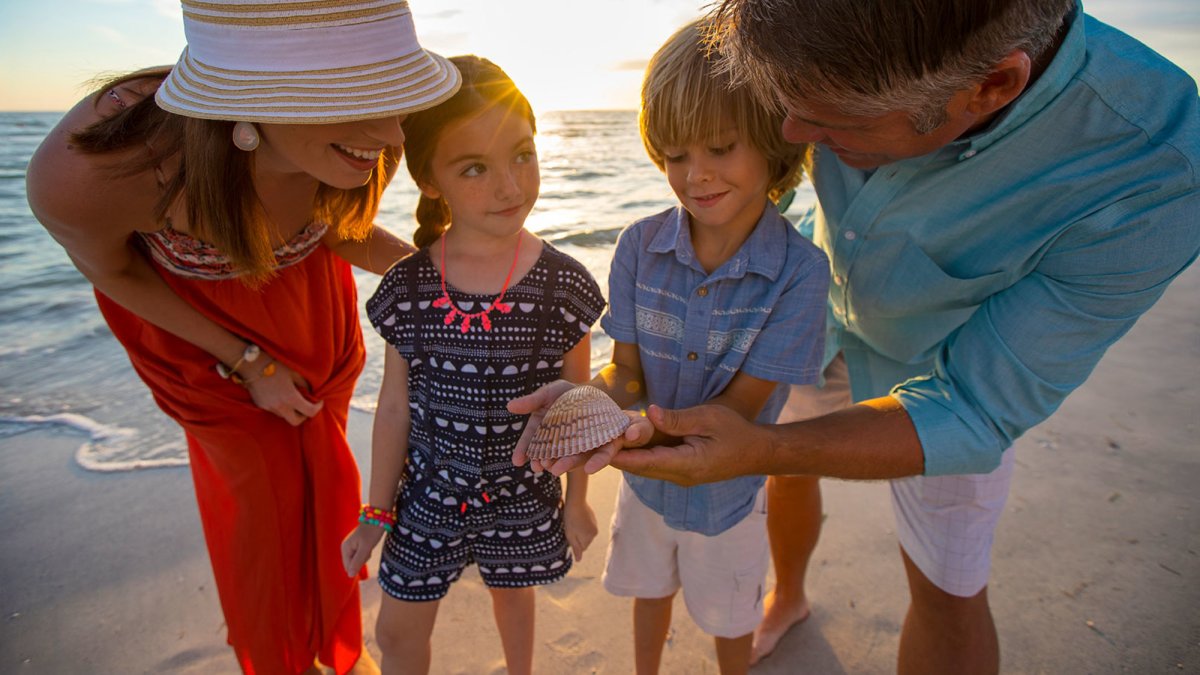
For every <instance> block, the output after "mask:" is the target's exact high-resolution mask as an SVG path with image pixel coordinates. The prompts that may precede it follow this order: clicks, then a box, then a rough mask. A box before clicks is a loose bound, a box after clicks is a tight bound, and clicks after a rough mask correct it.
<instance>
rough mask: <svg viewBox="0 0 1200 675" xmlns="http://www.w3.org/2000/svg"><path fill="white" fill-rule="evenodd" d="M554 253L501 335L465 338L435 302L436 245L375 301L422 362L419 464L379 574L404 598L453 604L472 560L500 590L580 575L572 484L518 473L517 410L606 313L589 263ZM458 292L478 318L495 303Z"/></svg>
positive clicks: (413, 452) (537, 268)
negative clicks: (565, 504)
mask: <svg viewBox="0 0 1200 675" xmlns="http://www.w3.org/2000/svg"><path fill="white" fill-rule="evenodd" d="M543 246H544V248H543V251H542V254H541V256H540V257H539V258H538V260H537V262H536V263H535V264H534V266H533V267H532V268H531V269H530V270H529V272H528V273H527V274H526V275H525V276H524V277H523V278H522V279H521V280H520V281H518V282H517V283H515V284H513V285H512V286H511V287H510V288H509V290H508V292H507V293H506V294H505V296H504V300H505V302H506V303H511V304H512V306H513V309H512V311H511V312H510V313H508V314H501V313H499V312H492V313H491V321H492V329H491V330H490V331H485V330H483V328H482V327H481V326H480V325H479V322H478V321H475V322H472V326H471V328H470V330H469V331H468V332H467V333H463V332H461V329H460V323H459V322H458V321H455V322H452V323H450V324H446V323H445V321H444V319H445V316H446V310H445V309H441V308H437V307H432V306H431V304H432V302H433V301H434V300H436V299H438V298H439V297H441V294H442V291H441V275H440V274H439V272H438V270H437V267H436V266H435V265H434V264H433V262H432V261H431V260H430V258H429V250H428V249H423V250H421V251H419V252H417V253H415V254H413V255H412V256H410V257H409V258H407V259H405V260H402V261H400V262H399V263H397V264H396V265H395V266H393V267H392V268H391V269H390V270H388V272H387V274H385V275H384V277H383V281H382V282H380V285H379V288H378V289H377V290H376V291H375V294H374V295H373V296H372V297H371V299H370V300H368V301H367V314H368V317H369V318H370V320H371V324H372V325H373V326H375V329H376V330H377V331H378V332H379V334H380V335H382V336H383V338H384V339H385V340H387V342H388V344H390V345H391V346H393V347H395V348H396V350H397V351H398V352H399V353H400V355H401V356H403V357H404V359H405V360H406V361H408V366H409V370H408V385H409V408H410V411H411V419H412V424H411V430H410V431H409V461H408V464H407V465H406V467H405V475H404V481H403V483H402V485H401V489H400V494H399V497H398V499H397V504H396V508H397V521H398V522H397V527H396V529H395V531H394V532H392V533H391V534H390V535H388V538H387V542H386V544H385V545H384V550H383V561H382V564H381V566H380V571H379V583H380V585H382V586H383V589H384V590H385V591H386V592H387V593H388V594H389V595H391V596H392V597H395V598H398V599H400V600H409V601H424V600H438V599H441V598H442V597H444V596H445V595H446V593H447V591H449V589H450V584H451V582H453V581H454V580H455V579H457V578H458V577H459V575H461V574H462V571H463V569H464V568H465V567H466V566H467V565H468V564H470V563H476V564H478V565H479V572H480V575H481V576H482V577H483V580H484V582H485V583H486V584H487V585H488V586H491V587H522V586H534V585H539V584H545V583H550V582H552V581H557V580H558V579H561V578H562V577H563V576H564V575H565V574H566V573H567V570H569V569H570V567H571V555H570V551H569V550H568V546H567V542H566V538H565V536H564V534H563V523H562V489H561V487H560V484H559V481H558V479H557V478H556V477H554V476H552V475H551V474H549V473H545V474H540V475H535V474H534V473H533V472H532V471H530V470H529V469H528V468H527V467H514V466H513V464H512V450H513V447H514V446H515V445H516V443H517V440H518V439H519V438H520V437H521V430H522V429H523V428H524V424H525V420H526V416H524V415H513V414H512V413H510V412H508V409H507V408H506V407H505V406H506V404H507V403H508V401H509V400H511V399H513V398H516V397H518V396H523V395H525V394H527V393H529V392H532V391H533V390H535V389H536V388H538V387H540V386H542V385H544V384H546V383H549V382H552V381H554V380H555V379H557V378H558V377H559V376H560V372H561V370H562V359H563V354H565V353H566V352H567V351H569V350H570V349H571V348H572V347H574V346H575V345H576V344H578V342H579V340H580V339H582V338H583V336H584V335H585V334H586V333H587V332H588V331H590V330H591V326H592V324H593V323H595V321H596V319H597V318H599V316H600V313H601V312H602V311H603V309H604V304H605V303H604V298H603V296H602V295H601V292H600V287H599V286H598V285H597V284H596V281H595V280H594V279H593V278H592V276H591V274H589V273H588V271H587V270H586V269H585V268H584V267H583V266H582V265H580V264H579V262H577V261H576V260H574V259H573V258H571V257H570V256H568V255H566V254H564V253H562V252H561V251H559V250H558V249H556V248H554V247H553V246H551V245H550V244H548V243H545V244H544V245H543ZM447 291H449V293H450V297H451V299H452V300H454V302H455V303H456V304H457V305H458V307H459V308H460V309H461V310H462V311H464V312H467V313H471V312H476V311H479V310H480V309H483V308H486V306H487V303H490V302H491V301H492V300H493V298H494V296H491V295H489V296H483V295H471V294H466V293H460V292H458V291H456V290H455V289H454V288H452V287H450V286H449V285H447ZM414 298H416V302H415V303H414V301H413V299H414Z"/></svg>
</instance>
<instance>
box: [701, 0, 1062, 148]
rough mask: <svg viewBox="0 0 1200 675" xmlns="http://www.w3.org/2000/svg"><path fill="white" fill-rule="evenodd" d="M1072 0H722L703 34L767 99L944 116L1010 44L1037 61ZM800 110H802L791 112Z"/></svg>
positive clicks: (920, 123)
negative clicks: (957, 95)
mask: <svg viewBox="0 0 1200 675" xmlns="http://www.w3.org/2000/svg"><path fill="white" fill-rule="evenodd" d="M1074 7H1075V0H720V2H719V4H718V5H717V6H716V8H715V9H714V10H713V23H714V26H715V28H714V31H713V33H712V34H711V35H710V40H711V41H712V43H713V44H714V46H715V47H716V48H718V49H719V50H720V51H721V54H722V64H723V67H724V68H727V69H728V70H729V72H730V73H731V75H732V76H733V77H734V80H735V81H737V82H745V83H747V84H748V85H749V86H750V87H752V88H753V90H754V91H755V92H756V94H757V95H758V96H759V97H760V98H761V99H762V100H763V101H764V102H765V103H767V104H768V105H773V106H776V107H782V105H781V103H782V102H785V101H789V100H792V101H812V102H819V103H821V104H825V105H831V106H834V107H836V108H837V109H839V110H841V111H842V112H844V113H846V114H850V115H862V116H872V117H873V116H878V115H883V114H886V113H889V112H894V111H898V110H900V111H906V112H908V113H909V116H910V119H911V120H912V122H913V125H914V126H915V127H916V129H917V131H918V132H920V133H928V132H930V131H933V130H934V129H936V128H938V127H939V126H941V125H942V124H943V123H945V121H946V105H947V104H948V103H949V101H950V98H951V97H952V96H953V95H954V93H955V92H957V91H960V90H963V89H966V88H969V87H971V86H973V85H975V84H977V83H979V82H981V81H982V80H983V78H984V77H986V76H987V74H988V73H989V72H991V70H992V68H994V67H995V66H996V64H997V63H999V62H1000V61H1001V60H1002V59H1003V58H1004V57H1005V56H1007V55H1008V54H1009V53H1011V52H1012V51H1014V50H1021V51H1024V52H1025V53H1026V54H1028V55H1029V58H1030V59H1031V60H1036V59H1037V58H1038V57H1039V56H1041V55H1042V53H1043V52H1044V51H1045V50H1046V49H1047V48H1048V47H1049V46H1050V45H1051V44H1052V43H1053V42H1054V39H1055V36H1056V35H1057V33H1058V30H1059V28H1060V27H1061V26H1062V25H1063V22H1064V20H1065V19H1066V17H1067V16H1068V15H1069V13H1070V12H1071V10H1072V9H1073V8H1074ZM791 112H802V111H791Z"/></svg>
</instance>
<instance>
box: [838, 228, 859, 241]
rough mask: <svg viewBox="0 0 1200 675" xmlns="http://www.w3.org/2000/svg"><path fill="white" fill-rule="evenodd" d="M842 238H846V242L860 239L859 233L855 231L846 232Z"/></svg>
mask: <svg viewBox="0 0 1200 675" xmlns="http://www.w3.org/2000/svg"><path fill="white" fill-rule="evenodd" d="M842 236H843V237H845V238H846V241H854V240H855V239H858V233H857V232H855V231H854V230H846V231H845V233H843V234H842Z"/></svg>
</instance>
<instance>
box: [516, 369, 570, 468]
mask: <svg viewBox="0 0 1200 675" xmlns="http://www.w3.org/2000/svg"><path fill="white" fill-rule="evenodd" d="M574 388H575V385H573V384H571V383H570V382H567V381H566V380H555V381H554V382H551V383H550V384H547V385H544V386H542V387H540V388H539V389H538V390H537V391H535V392H533V393H532V394H529V395H527V396H522V397H521V398H514V399H513V400H511V401H509V402H508V411H509V412H510V413H513V414H514V415H529V421H527V422H526V423H525V430H524V431H522V432H521V438H520V439H518V440H517V446H516V447H515V448H513V458H512V462H513V465H514V466H524V465H525V463H526V462H529V463H530V464H529V466H530V468H531V469H533V470H534V471H539V472H540V471H542V470H544V469H545V468H546V465H545V463H544V462H540V461H538V460H536V459H535V460H532V462H531V461H530V459H529V457H528V456H526V455H525V449H526V448H528V447H529V441H531V440H533V434H534V432H536V431H537V428H538V426H540V425H541V423H542V418H543V417H545V416H546V411H547V410H549V409H550V406H552V405H554V402H555V401H557V400H558V397H559V396H562V395H563V394H565V393H567V392H568V391H570V390H572V389H574ZM559 475H561V474H559Z"/></svg>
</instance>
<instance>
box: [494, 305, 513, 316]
mask: <svg viewBox="0 0 1200 675" xmlns="http://www.w3.org/2000/svg"><path fill="white" fill-rule="evenodd" d="M492 308H493V309H498V310H500V313H501V314H508V313H509V312H511V311H512V305H510V304H509V303H507V302H497V303H494V304H493V305H492Z"/></svg>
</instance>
